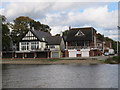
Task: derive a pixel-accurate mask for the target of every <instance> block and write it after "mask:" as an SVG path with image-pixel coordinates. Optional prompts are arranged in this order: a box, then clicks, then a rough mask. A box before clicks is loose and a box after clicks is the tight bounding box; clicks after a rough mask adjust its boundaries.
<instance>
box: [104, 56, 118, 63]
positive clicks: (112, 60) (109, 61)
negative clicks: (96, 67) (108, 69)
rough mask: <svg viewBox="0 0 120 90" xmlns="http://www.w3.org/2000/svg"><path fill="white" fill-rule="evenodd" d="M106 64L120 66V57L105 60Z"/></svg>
mask: <svg viewBox="0 0 120 90" xmlns="http://www.w3.org/2000/svg"><path fill="white" fill-rule="evenodd" d="M105 63H108V64H120V56H114V57H110V58H108V59H106V60H105Z"/></svg>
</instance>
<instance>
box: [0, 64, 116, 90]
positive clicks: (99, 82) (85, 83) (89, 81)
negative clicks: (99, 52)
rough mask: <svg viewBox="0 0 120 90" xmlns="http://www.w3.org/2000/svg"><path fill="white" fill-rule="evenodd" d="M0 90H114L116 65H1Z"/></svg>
mask: <svg viewBox="0 0 120 90" xmlns="http://www.w3.org/2000/svg"><path fill="white" fill-rule="evenodd" d="M2 78H3V88H118V65H115V64H114V65H111V64H100V65H78V64H70V65H3V73H2Z"/></svg>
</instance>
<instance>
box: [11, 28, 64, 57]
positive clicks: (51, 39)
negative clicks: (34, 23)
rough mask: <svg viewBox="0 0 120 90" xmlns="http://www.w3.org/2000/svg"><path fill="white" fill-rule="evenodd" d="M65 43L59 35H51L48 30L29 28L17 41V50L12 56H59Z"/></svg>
mask: <svg viewBox="0 0 120 90" xmlns="http://www.w3.org/2000/svg"><path fill="white" fill-rule="evenodd" d="M64 49H65V44H64V41H63V39H62V37H61V36H51V34H50V33H49V32H44V31H40V30H34V29H31V30H29V31H28V32H27V33H26V34H25V36H24V37H23V38H22V39H21V40H20V42H19V51H15V53H14V55H12V57H14V58H60V57H62V53H63V50H64Z"/></svg>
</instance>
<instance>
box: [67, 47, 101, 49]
mask: <svg viewBox="0 0 120 90" xmlns="http://www.w3.org/2000/svg"><path fill="white" fill-rule="evenodd" d="M83 48H84V49H91V48H98V49H101V47H95V46H67V49H83Z"/></svg>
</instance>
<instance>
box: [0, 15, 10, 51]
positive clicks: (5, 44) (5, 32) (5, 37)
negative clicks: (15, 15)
mask: <svg viewBox="0 0 120 90" xmlns="http://www.w3.org/2000/svg"><path fill="white" fill-rule="evenodd" d="M0 16H1V18H2V50H3V51H8V50H10V49H11V47H10V46H11V45H10V44H11V38H10V36H9V34H10V29H9V28H8V26H7V24H5V23H4V22H6V17H5V16H3V15H0Z"/></svg>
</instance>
